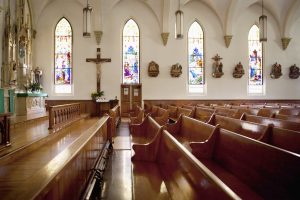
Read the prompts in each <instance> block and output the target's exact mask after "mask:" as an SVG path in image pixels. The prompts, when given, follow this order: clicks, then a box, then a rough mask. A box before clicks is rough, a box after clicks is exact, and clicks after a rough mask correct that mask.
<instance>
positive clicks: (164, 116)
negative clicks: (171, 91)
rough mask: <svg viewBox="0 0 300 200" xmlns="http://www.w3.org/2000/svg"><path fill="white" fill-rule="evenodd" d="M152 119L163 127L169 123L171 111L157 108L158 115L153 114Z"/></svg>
mask: <svg viewBox="0 0 300 200" xmlns="http://www.w3.org/2000/svg"><path fill="white" fill-rule="evenodd" d="M151 117H153V119H154V120H155V121H156V122H157V123H158V124H159V125H161V126H162V125H165V124H166V123H167V122H168V119H169V111H168V110H166V109H164V108H157V112H156V115H152V114H151Z"/></svg>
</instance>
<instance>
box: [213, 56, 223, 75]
mask: <svg viewBox="0 0 300 200" xmlns="http://www.w3.org/2000/svg"><path fill="white" fill-rule="evenodd" d="M212 59H213V60H214V61H215V62H214V63H213V73H212V76H213V77H215V78H220V77H221V76H223V75H224V73H223V64H222V63H221V62H220V60H221V59H223V58H221V57H220V56H219V55H218V54H217V55H216V56H215V57H213V58H212Z"/></svg>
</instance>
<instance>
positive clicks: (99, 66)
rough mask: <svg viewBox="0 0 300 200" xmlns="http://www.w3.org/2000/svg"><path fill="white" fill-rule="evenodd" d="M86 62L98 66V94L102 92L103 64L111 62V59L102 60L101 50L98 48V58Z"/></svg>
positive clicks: (88, 59)
mask: <svg viewBox="0 0 300 200" xmlns="http://www.w3.org/2000/svg"><path fill="white" fill-rule="evenodd" d="M86 62H93V63H95V64H96V66H97V92H100V91H101V63H103V62H111V59H110V58H101V50H100V48H97V58H87V59H86Z"/></svg>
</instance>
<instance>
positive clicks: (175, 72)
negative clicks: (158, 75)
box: [171, 63, 182, 77]
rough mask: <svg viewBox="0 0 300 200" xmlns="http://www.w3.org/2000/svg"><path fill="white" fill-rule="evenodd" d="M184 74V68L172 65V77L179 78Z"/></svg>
mask: <svg viewBox="0 0 300 200" xmlns="http://www.w3.org/2000/svg"><path fill="white" fill-rule="evenodd" d="M181 74H182V66H181V65H180V64H179V63H176V64H175V65H172V67H171V76H172V77H179V76H180V75H181Z"/></svg>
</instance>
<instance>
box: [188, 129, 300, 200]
mask: <svg viewBox="0 0 300 200" xmlns="http://www.w3.org/2000/svg"><path fill="white" fill-rule="evenodd" d="M191 148H192V153H193V154H194V155H195V156H196V157H197V158H198V159H199V160H200V161H201V162H203V163H204V164H205V165H206V166H207V167H208V169H210V170H211V171H212V172H213V173H215V174H216V175H217V176H218V177H219V178H220V179H221V180H223V181H224V183H225V184H227V185H228V186H229V187H230V188H231V189H232V190H233V191H234V192H235V193H236V194H237V195H239V196H240V197H241V198H242V199H260V198H263V199H299V198H300V191H299V188H298V184H299V181H300V170H299V167H300V156H299V155H297V154H293V153H291V152H289V151H285V150H283V149H280V148H277V147H273V146H271V145H268V144H265V143H262V142H259V141H256V140H253V139H251V138H248V137H245V136H242V135H239V134H236V133H233V132H231V131H228V130H225V129H219V130H218V131H215V132H214V134H213V135H212V136H211V137H210V138H209V139H208V140H207V141H205V142H203V143H199V142H198V143H191Z"/></svg>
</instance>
